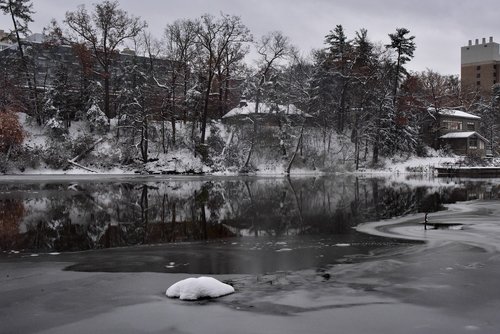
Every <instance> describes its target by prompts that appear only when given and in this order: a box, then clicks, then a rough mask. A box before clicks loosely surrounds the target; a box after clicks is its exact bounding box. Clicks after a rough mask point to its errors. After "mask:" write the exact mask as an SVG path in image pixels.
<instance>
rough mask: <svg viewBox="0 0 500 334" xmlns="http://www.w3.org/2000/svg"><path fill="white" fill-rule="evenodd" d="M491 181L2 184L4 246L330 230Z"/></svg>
mask: <svg viewBox="0 0 500 334" xmlns="http://www.w3.org/2000/svg"><path fill="white" fill-rule="evenodd" d="M496 194H498V189H497V186H492V185H489V186H488V185H486V184H485V183H470V184H465V185H461V186H454V187H449V186H435V187H429V186H418V187H415V186H410V185H407V184H401V183H399V184H397V183H391V182H388V181H387V180H384V179H367V178H363V179H360V178H357V177H323V178H299V179H290V178H227V179H226V178H218V179H217V178H199V179H187V180H181V179H175V180H161V179H150V180H147V181H144V180H136V179H131V180H121V181H102V182H89V181H82V182H73V183H68V182H52V183H20V184H12V183H3V184H0V210H1V213H2V214H1V217H0V247H1V249H2V250H13V249H17V250H19V249H22V250H30V251H77V250H87V249H96V248H108V247H119V246H128V245H140V244H156V243H165V242H182V241H197V240H210V239H219V238H228V237H236V236H256V237H258V236H263V235H265V236H276V237H280V236H290V235H332V234H348V233H352V227H353V226H356V225H357V224H359V223H361V222H365V221H368V220H378V219H383V218H389V217H393V216H399V215H402V214H407V213H411V212H417V211H420V212H432V211H436V210H439V209H440V208H442V204H443V203H448V202H452V201H454V200H456V199H458V200H465V199H468V198H469V197H473V198H475V197H484V196H496Z"/></svg>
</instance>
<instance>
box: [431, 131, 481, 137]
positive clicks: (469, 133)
mask: <svg viewBox="0 0 500 334" xmlns="http://www.w3.org/2000/svg"><path fill="white" fill-rule="evenodd" d="M475 133H476V131H464V132H450V133H447V134H445V135H442V136H441V137H440V138H469V137H470V136H472V135H473V134H475Z"/></svg>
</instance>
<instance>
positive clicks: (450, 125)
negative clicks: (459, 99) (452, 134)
mask: <svg viewBox="0 0 500 334" xmlns="http://www.w3.org/2000/svg"><path fill="white" fill-rule="evenodd" d="M443 127H444V128H445V129H447V130H462V122H457V121H443Z"/></svg>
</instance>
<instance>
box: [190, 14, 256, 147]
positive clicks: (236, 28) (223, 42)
mask: <svg viewBox="0 0 500 334" xmlns="http://www.w3.org/2000/svg"><path fill="white" fill-rule="evenodd" d="M251 40H252V36H251V35H250V31H249V30H248V28H247V27H246V26H245V25H244V24H243V23H242V22H241V19H240V18H239V17H238V16H231V15H226V14H221V16H220V17H219V18H215V17H214V16H212V15H209V14H205V15H203V16H202V17H201V20H200V23H199V26H198V30H197V42H198V43H199V44H200V45H201V46H202V48H203V49H204V51H205V57H204V58H205V59H204V67H205V75H206V85H205V94H204V95H205V96H204V106H203V113H202V119H201V139H200V144H201V145H202V146H204V145H205V133H206V126H207V116H208V106H209V102H210V94H211V92H212V84H213V80H214V77H215V75H216V73H217V70H218V69H219V68H220V66H221V64H222V63H223V61H224V59H225V56H226V54H227V52H228V49H230V48H231V47H232V46H234V44H235V43H245V42H250V41H251Z"/></svg>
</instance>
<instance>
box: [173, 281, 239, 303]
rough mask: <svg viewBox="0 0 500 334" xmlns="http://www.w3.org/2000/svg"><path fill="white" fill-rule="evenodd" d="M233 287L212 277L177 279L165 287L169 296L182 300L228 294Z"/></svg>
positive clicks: (231, 291) (232, 290)
mask: <svg viewBox="0 0 500 334" xmlns="http://www.w3.org/2000/svg"><path fill="white" fill-rule="evenodd" d="M233 292H234V288H233V287H232V286H230V285H228V284H225V283H222V282H221V281H219V280H216V279H215V278H213V277H198V278H194V277H190V278H186V279H184V280H182V281H179V282H177V283H175V284H173V285H172V286H170V287H169V288H168V289H167V292H166V295H167V297H170V298H179V299H182V300H197V299H200V298H207V297H208V298H217V297H222V296H225V295H229V294H231V293H233Z"/></svg>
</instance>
